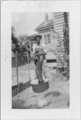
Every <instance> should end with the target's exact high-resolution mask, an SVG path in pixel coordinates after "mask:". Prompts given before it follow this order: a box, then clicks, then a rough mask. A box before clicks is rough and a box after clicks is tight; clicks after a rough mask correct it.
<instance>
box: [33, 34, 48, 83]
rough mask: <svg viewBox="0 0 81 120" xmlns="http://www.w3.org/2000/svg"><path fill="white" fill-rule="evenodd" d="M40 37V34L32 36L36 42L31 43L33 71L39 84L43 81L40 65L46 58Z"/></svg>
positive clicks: (45, 51)
mask: <svg viewBox="0 0 81 120" xmlns="http://www.w3.org/2000/svg"><path fill="white" fill-rule="evenodd" d="M41 38H42V36H41V35H36V36H35V37H34V39H35V41H36V43H35V44H33V58H34V63H35V72H36V77H37V79H38V82H39V84H40V83H43V82H44V81H43V77H42V66H43V61H44V60H45V59H46V57H45V55H46V53H47V50H46V46H45V44H44V43H41Z"/></svg>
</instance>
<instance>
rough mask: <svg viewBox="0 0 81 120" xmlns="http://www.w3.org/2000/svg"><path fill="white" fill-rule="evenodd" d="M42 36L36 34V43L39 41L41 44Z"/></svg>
mask: <svg viewBox="0 0 81 120" xmlns="http://www.w3.org/2000/svg"><path fill="white" fill-rule="evenodd" d="M41 38H42V36H41V35H36V36H35V40H36V43H37V44H40V41H41Z"/></svg>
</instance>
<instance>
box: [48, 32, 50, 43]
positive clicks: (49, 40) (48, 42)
mask: <svg viewBox="0 0 81 120" xmlns="http://www.w3.org/2000/svg"><path fill="white" fill-rule="evenodd" d="M48 43H51V39H50V34H48Z"/></svg>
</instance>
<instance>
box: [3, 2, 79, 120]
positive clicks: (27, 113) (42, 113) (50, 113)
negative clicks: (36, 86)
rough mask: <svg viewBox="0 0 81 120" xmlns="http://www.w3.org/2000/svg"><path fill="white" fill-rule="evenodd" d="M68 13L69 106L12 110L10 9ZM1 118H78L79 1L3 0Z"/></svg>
mask: <svg viewBox="0 0 81 120" xmlns="http://www.w3.org/2000/svg"><path fill="white" fill-rule="evenodd" d="M57 11H62V12H65V11H68V12H69V13H70V109H45V110H12V109H11V107H12V106H11V104H12V102H11V101H12V98H11V13H12V12H57ZM1 16H2V17H1V20H2V22H1V26H2V27H1V35H2V37H1V42H2V43H1V47H2V48H1V51H2V53H1V61H2V63H1V65H2V71H1V75H2V77H1V78H2V82H1V87H2V89H1V91H2V98H1V100H2V119H6V120H7V119H8V120H9V119H11V120H12V119H26V120H27V119H80V1H14V2H13V1H7V2H6V1H4V2H2V15H1Z"/></svg>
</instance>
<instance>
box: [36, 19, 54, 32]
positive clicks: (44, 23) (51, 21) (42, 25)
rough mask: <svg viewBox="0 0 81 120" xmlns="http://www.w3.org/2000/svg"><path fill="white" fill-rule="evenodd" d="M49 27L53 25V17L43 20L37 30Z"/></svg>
mask: <svg viewBox="0 0 81 120" xmlns="http://www.w3.org/2000/svg"><path fill="white" fill-rule="evenodd" d="M49 27H53V19H51V20H48V21H47V22H46V21H44V22H42V23H41V24H40V25H39V26H38V27H37V28H36V29H35V30H36V31H38V30H41V29H45V28H49Z"/></svg>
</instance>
